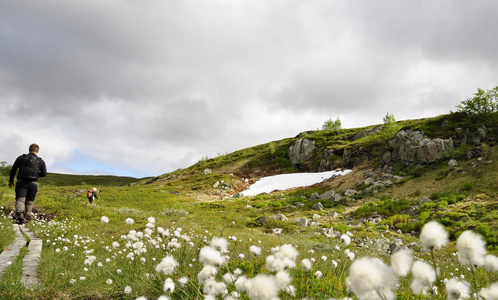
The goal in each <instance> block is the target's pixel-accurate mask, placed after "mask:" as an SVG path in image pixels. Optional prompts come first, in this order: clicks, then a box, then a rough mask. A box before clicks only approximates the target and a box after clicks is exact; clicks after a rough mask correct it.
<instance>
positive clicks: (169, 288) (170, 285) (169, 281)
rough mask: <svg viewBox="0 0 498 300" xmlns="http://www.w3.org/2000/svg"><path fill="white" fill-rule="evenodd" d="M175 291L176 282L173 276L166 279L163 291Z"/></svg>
mask: <svg viewBox="0 0 498 300" xmlns="http://www.w3.org/2000/svg"><path fill="white" fill-rule="evenodd" d="M174 291H175V283H174V282H173V279H171V278H169V277H168V278H166V281H165V282H164V286H163V292H165V293H167V292H170V293H173V292H174Z"/></svg>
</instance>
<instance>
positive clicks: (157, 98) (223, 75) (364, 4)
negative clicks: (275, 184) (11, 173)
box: [0, 0, 498, 176]
mask: <svg viewBox="0 0 498 300" xmlns="http://www.w3.org/2000/svg"><path fill="white" fill-rule="evenodd" d="M497 5H498V4H495V2H494V1H480V2H479V3H465V2H454V1H433V2H431V3H423V2H420V1H394V0H382V1H375V2H372V1H355V2H344V1H311V2H310V1H299V0H293V1H256V2H255V1H233V2H224V1H194V2H188V3H187V2H184V1H176V2H171V1H167V2H164V1H156V0H146V1H140V2H134V1H124V0H117V1H106V2H102V1H96V0H94V1H92V0H91V1H84V2H81V1H66V0H64V1H62V0H59V1H27V2H19V1H14V2H12V1H11V2H6V3H3V4H2V10H0V44H1V45H2V47H0V91H1V92H0V118H1V119H2V122H1V123H0V124H1V125H0V146H2V147H1V148H2V150H1V151H0V154H1V156H0V160H7V161H9V162H10V163H12V162H13V159H15V157H16V156H17V155H18V154H19V153H20V152H26V151H27V149H25V148H27V145H29V143H31V142H37V143H39V144H40V146H41V147H42V149H41V154H43V155H42V156H43V157H44V159H45V160H46V161H47V163H48V166H49V169H50V170H51V171H53V172H57V171H58V172H71V173H81V172H88V173H115V174H125V175H133V176H145V175H158V174H161V173H165V172H169V171H172V170H174V169H177V168H181V167H187V166H189V165H190V164H192V163H195V162H196V161H198V160H199V159H201V158H203V157H206V156H208V157H213V156H216V155H218V154H225V153H229V152H231V151H235V150H238V149H241V148H244V147H249V146H253V145H257V144H261V143H266V142H269V141H272V140H278V139H282V138H286V137H289V136H295V135H296V134H297V133H299V132H301V131H305V130H309V129H316V128H319V127H321V125H322V124H323V122H324V121H325V120H327V119H329V118H333V119H335V118H336V117H340V119H341V120H342V123H343V126H344V127H359V126H365V125H371V124H377V123H381V122H382V118H383V116H385V114H386V113H387V112H390V113H393V114H394V115H395V117H396V118H397V119H398V120H401V119H408V118H421V117H430V116H436V115H439V114H442V113H447V112H449V111H451V110H455V106H456V105H457V104H458V103H459V102H460V101H461V100H463V99H465V98H467V97H469V96H471V95H472V93H474V91H476V89H477V88H491V87H493V86H495V85H496V82H495V81H494V78H496V75H497V74H496V70H497V68H496V67H497V61H498V58H497V54H496V53H498V51H497V41H496V39H494V38H493V36H492V29H493V28H495V27H496V25H497V24H496V23H497V22H498V21H497V20H496V18H494V17H493V15H492V14H493V12H494V11H496V6H497ZM11 161H12V162H11Z"/></svg>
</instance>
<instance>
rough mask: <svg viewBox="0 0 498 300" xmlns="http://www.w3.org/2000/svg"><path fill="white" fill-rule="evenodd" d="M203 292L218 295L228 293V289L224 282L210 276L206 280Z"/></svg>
mask: <svg viewBox="0 0 498 300" xmlns="http://www.w3.org/2000/svg"><path fill="white" fill-rule="evenodd" d="M203 292H204V294H206V295H209V296H213V297H216V296H217V295H222V294H225V295H226V294H228V289H227V285H226V284H225V283H224V282H220V281H216V280H215V279H214V278H208V279H207V280H206V281H205V282H204V288H203Z"/></svg>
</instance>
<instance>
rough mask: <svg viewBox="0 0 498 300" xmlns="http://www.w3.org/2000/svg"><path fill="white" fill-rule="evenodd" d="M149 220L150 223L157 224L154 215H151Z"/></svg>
mask: <svg viewBox="0 0 498 300" xmlns="http://www.w3.org/2000/svg"><path fill="white" fill-rule="evenodd" d="M147 221H149V223H152V224H156V219H155V218H154V217H149V218H148V219H147Z"/></svg>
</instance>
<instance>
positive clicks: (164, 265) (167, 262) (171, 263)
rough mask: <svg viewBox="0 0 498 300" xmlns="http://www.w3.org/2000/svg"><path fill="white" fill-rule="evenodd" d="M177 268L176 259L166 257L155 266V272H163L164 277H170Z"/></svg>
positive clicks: (169, 256)
mask: <svg viewBox="0 0 498 300" xmlns="http://www.w3.org/2000/svg"><path fill="white" fill-rule="evenodd" d="M178 266H179V264H178V262H177V261H176V259H175V258H174V257H173V256H171V255H168V256H166V257H165V258H163V259H162V261H161V262H160V263H159V264H158V265H157V266H156V272H163V273H164V274H165V275H170V274H172V273H173V272H174V271H175V268H176V267H178Z"/></svg>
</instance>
